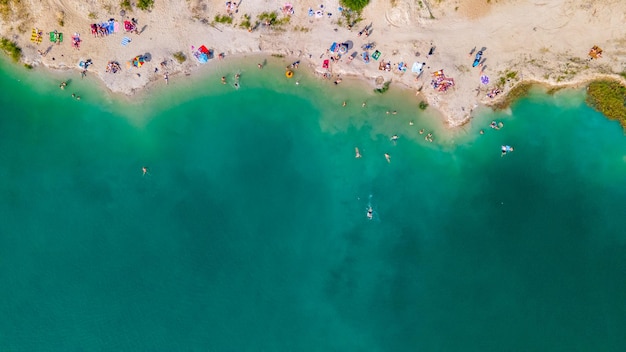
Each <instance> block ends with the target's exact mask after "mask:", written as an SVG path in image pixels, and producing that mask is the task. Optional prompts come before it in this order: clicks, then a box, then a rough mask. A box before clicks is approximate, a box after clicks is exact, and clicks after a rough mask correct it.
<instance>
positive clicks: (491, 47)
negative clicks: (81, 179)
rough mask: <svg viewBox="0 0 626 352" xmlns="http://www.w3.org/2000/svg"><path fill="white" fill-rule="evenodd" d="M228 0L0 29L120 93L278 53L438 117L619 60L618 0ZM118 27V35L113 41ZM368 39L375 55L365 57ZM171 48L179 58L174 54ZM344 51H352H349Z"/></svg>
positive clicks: (47, 14) (77, 13)
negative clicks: (358, 9)
mask: <svg viewBox="0 0 626 352" xmlns="http://www.w3.org/2000/svg"><path fill="white" fill-rule="evenodd" d="M238 4H239V5H238V6H235V5H234V4H231V5H232V6H230V7H227V5H226V3H225V1H217V0H191V1H187V0H170V1H156V2H155V6H154V8H153V9H152V10H151V11H149V12H145V11H141V10H137V9H135V10H134V11H131V12H129V11H126V13H124V15H121V14H122V12H121V8H120V7H119V5H118V4H113V3H107V2H104V1H88V2H83V1H76V0H44V1H34V0H31V1H25V2H23V3H22V7H21V8H19V9H18V8H14V9H13V11H12V12H11V13H10V14H9V16H7V17H6V18H4V19H3V20H2V26H1V28H2V30H1V32H2V33H1V34H2V35H3V36H5V37H6V38H9V39H11V40H14V41H15V42H17V44H18V45H19V46H20V47H21V48H22V53H23V57H22V60H23V61H24V62H25V63H28V64H31V65H34V66H36V65H45V66H47V67H50V68H52V69H61V70H62V69H75V70H82V69H81V68H80V67H79V62H81V61H86V60H92V63H93V64H92V65H91V66H89V67H88V69H87V72H86V74H87V75H97V76H98V77H99V78H100V79H101V80H102V81H103V82H104V84H105V85H106V87H108V88H109V89H110V90H111V91H112V92H116V93H122V94H126V95H132V94H134V93H135V92H137V91H138V90H140V89H142V88H143V87H145V86H146V85H148V84H165V80H164V74H165V73H167V75H168V79H180V78H179V77H181V76H184V74H190V73H192V72H194V71H197V70H198V69H203V70H210V69H211V66H214V64H215V61H217V60H220V59H221V58H219V55H220V54H222V53H223V59H221V60H233V59H236V58H238V57H240V58H241V57H246V56H250V55H261V56H263V55H267V56H270V55H274V56H277V55H279V56H284V57H285V62H286V63H287V64H288V63H290V62H294V61H300V69H303V68H305V67H309V68H310V69H311V70H312V71H314V72H316V73H317V74H319V77H320V79H331V80H337V78H339V77H346V78H347V77H355V78H359V79H362V80H365V81H367V82H370V83H371V86H372V87H373V88H379V87H381V86H382V85H383V83H384V82H391V85H392V86H397V85H398V86H402V87H405V88H406V89H411V90H414V91H415V93H416V94H415V96H416V98H415V105H416V107H417V105H418V103H419V102H420V101H422V100H425V101H426V102H427V103H428V104H429V106H430V107H432V108H435V109H437V110H439V111H440V112H441V113H442V114H443V116H445V118H446V119H447V122H448V124H449V125H450V126H458V125H461V124H463V123H465V122H467V121H468V120H469V119H470V118H471V114H472V111H473V110H474V109H476V108H477V107H480V106H484V105H487V106H488V105H493V104H494V103H496V102H497V101H498V100H500V99H502V98H503V97H504V96H505V95H506V94H507V92H508V91H510V89H511V88H512V87H514V86H515V85H517V84H519V83H520V82H536V83H543V84H547V85H552V86H575V85H580V84H584V83H585V82H588V81H589V80H592V79H594V78H597V77H600V76H602V77H604V76H608V77H613V78H616V79H623V78H622V77H621V76H620V75H619V74H620V73H622V72H623V71H624V65H625V64H626V50H624V49H623V48H622V44H623V42H624V38H626V27H624V26H623V25H622V23H623V19H624V14H625V13H626V3H624V2H623V1H619V0H606V1H602V3H600V2H596V1H588V0H553V1H547V0H528V1H521V0H500V1H497V0H492V1H488V0H463V1H461V0H456V1H454V0H450V1H449V0H444V1H424V0H422V1H418V2H415V1H410V0H396V1H382V0H372V1H370V4H369V5H368V6H367V7H366V8H365V9H364V10H363V12H362V20H361V21H359V22H358V23H356V24H355V25H354V27H352V28H348V26H347V23H346V19H345V17H344V16H342V11H346V10H345V9H343V8H341V5H340V4H339V2H338V1H336V0H332V1H327V0H324V1H319V0H318V1H311V0H305V1H292V2H291V5H292V7H291V8H290V7H289V6H287V7H285V5H286V4H287V2H285V1H277V0H256V1H241V2H239V3H238ZM272 11H276V12H277V13H278V14H279V16H278V19H279V20H280V19H281V18H283V17H289V18H290V19H289V21H288V22H287V23H286V24H283V25H278V26H266V25H265V24H264V23H263V21H259V22H260V23H259V24H258V25H257V26H256V28H254V29H252V30H249V29H248V28H245V26H243V27H242V26H241V24H242V22H244V20H245V17H244V16H249V18H250V22H251V23H252V25H254V24H255V22H257V21H258V20H257V18H258V16H259V15H260V14H261V13H263V12H272ZM229 12H230V13H231V15H232V24H223V23H216V22H215V17H216V15H219V16H226V15H228V13H229ZM109 19H113V20H115V21H116V22H118V24H119V28H120V29H119V32H115V33H112V34H109V35H106V36H101V37H95V36H94V35H92V34H91V29H90V25H91V24H93V23H103V22H106V21H108V20H109ZM131 19H136V23H137V25H136V29H137V30H136V32H125V30H124V21H125V20H126V21H130V20H131ZM61 22H62V23H63V26H61V25H60V24H61ZM370 24H371V26H370V31H369V33H365V32H364V31H363V30H364V28H366V27H368V26H369V25H370ZM33 28H36V29H39V30H41V31H42V32H43V38H42V40H41V43H36V42H33V41H31V30H32V29H33ZM55 30H56V31H58V32H62V33H64V41H63V43H61V44H54V43H51V42H50V40H49V38H48V37H49V32H52V31H55ZM74 34H78V35H79V36H80V47H79V48H75V47H73V45H72V36H73V35H74ZM359 34H360V35H359ZM367 34H369V35H367ZM125 37H126V38H128V39H130V41H128V40H126V41H125V42H126V45H123V44H122V42H123V41H124V40H123V39H124V38H125ZM348 41H350V42H351V46H352V47H351V48H349V49H348V50H345V52H344V53H343V55H341V53H342V51H339V50H338V52H331V51H330V50H329V49H330V48H331V45H332V44H333V43H337V44H341V43H346V42H348ZM369 43H373V46H374V47H373V48H371V49H369V50H367V51H368V54H369V55H372V57H371V58H370V62H369V63H365V62H364V60H363V58H362V53H363V52H364V50H363V49H362V46H363V45H367V44H369ZM201 45H205V46H206V47H207V48H210V49H211V50H213V53H214V58H212V59H210V60H209V61H208V62H207V63H206V64H202V63H200V62H198V60H196V59H195V58H194V56H193V53H194V51H195V50H197V48H199V47H200V46H201ZM594 45H597V46H598V47H600V48H602V55H601V57H598V58H596V59H593V60H591V59H590V56H589V51H590V49H591V48H592V47H593V46H594ZM339 48H341V47H340V46H339ZM481 49H482V50H481ZM376 51H378V52H379V53H380V54H379V55H380V56H379V57H378V56H377V57H378V59H376V58H375V57H373V55H374V53H375V52H376ZM479 51H482V55H481V56H480V58H479V60H478V63H479V64H478V65H476V66H475V67H474V66H473V62H474V60H475V59H476V54H478V52H479ZM176 52H182V53H183V54H184V55H185V56H186V58H187V59H186V60H185V61H184V62H182V63H179V62H177V61H176V60H175V59H174V57H173V54H174V53H176ZM42 53H43V54H42ZM352 53H356V56H355V58H354V59H353V60H349V57H350V56H351V54H352ZM338 54H339V56H338ZM429 54H431V55H429ZM139 55H145V56H146V61H145V63H144V64H143V66H142V67H141V68H137V67H133V65H132V64H131V61H132V59H133V58H134V57H136V56H139ZM335 59H336V60H335ZM325 60H328V65H327V66H328V67H326V65H324V62H325ZM110 61H116V62H119V63H120V68H121V69H120V71H118V72H117V73H107V72H106V69H107V63H108V62H110ZM381 63H383V65H382V67H381ZM400 63H403V66H404V68H403V66H399V64H400ZM414 63H417V64H418V66H420V65H421V64H423V67H422V71H423V72H422V73H421V74H418V73H415V72H412V68H413V67H414ZM386 64H388V65H387V68H388V70H385V69H384V68H385V65H386ZM380 68H383V69H382V70H381V69H380ZM435 72H438V74H439V76H436V77H435V76H433V73H435ZM442 77H445V78H443V80H441V78H442ZM438 79H439V80H438ZM437 80H438V81H439V82H437V84H436V85H435V87H434V86H433V82H434V81H437ZM497 88H499V90H496V89H497ZM488 93H492V94H488ZM494 93H498V94H494ZM489 95H491V97H490V96H489Z"/></svg>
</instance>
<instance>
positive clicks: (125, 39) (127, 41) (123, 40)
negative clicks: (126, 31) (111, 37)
mask: <svg viewBox="0 0 626 352" xmlns="http://www.w3.org/2000/svg"><path fill="white" fill-rule="evenodd" d="M130 42H131V40H130V38H128V37H124V39H122V46H126V45H128V43H130Z"/></svg>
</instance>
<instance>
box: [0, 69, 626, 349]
mask: <svg viewBox="0 0 626 352" xmlns="http://www.w3.org/2000/svg"><path fill="white" fill-rule="evenodd" d="M235 69H236V68H231V67H225V68H223V71H220V72H216V73H215V74H213V75H209V76H208V78H206V77H205V78H206V79H202V80H200V79H198V80H193V78H190V80H189V82H188V83H184V84H183V83H175V84H173V85H172V87H167V88H175V89H170V90H167V89H155V90H154V92H153V94H154V95H153V96H154V98H152V99H154V100H150V98H146V100H145V101H142V104H130V105H128V106H127V105H123V104H122V103H120V102H119V101H117V100H115V99H111V98H109V97H108V95H106V94H105V95H98V94H97V91H96V90H95V89H94V90H91V89H92V88H90V87H88V86H84V87H83V86H78V85H77V86H75V87H80V88H81V94H83V96H84V97H85V98H84V99H82V100H81V101H76V100H75V99H72V98H71V97H70V96H69V95H70V94H71V92H70V91H69V90H68V91H60V90H59V89H58V88H57V87H56V86H54V85H55V84H56V83H54V79H52V78H47V77H43V78H41V79H36V80H35V79H34V78H33V76H32V73H30V72H28V73H25V72H22V71H20V72H19V73H8V72H7V71H6V70H7V67H6V65H4V66H0V71H1V72H0V74H2V75H3V76H4V77H5V79H4V80H2V81H0V87H1V88H2V90H3V91H4V92H5V94H3V95H2V96H0V102H1V103H2V106H3V114H2V115H1V117H0V150H2V154H0V199H1V200H0V217H1V221H0V282H1V283H2V286H3V288H4V289H3V290H2V291H1V292H0V315H1V316H2V317H4V319H3V320H2V321H0V350H10V351H37V350H180V349H184V350H199V351H200V350H201V351H207V350H210V351H329V350H330V351H416V350H423V351H433V350H441V351H455V350H457V351H458V350H462V351H485V350H513V351H518V350H519V351H534V350H551V351H572V350H599V351H621V350H622V348H623V346H624V345H626V336H625V335H624V334H623V331H625V330H626V307H625V306H624V302H625V301H626V281H624V272H625V271H626V261H625V259H624V258H626V230H624V226H623V214H624V209H626V206H625V205H624V200H625V199H626V137H625V135H624V132H623V130H622V128H621V127H620V126H619V124H618V123H617V122H614V121H608V120H606V119H605V118H604V117H603V116H601V115H600V114H599V113H597V112H595V111H593V110H591V109H589V108H588V107H586V106H585V105H584V103H583V99H584V96H583V95H582V93H581V92H578V91H566V92H560V93H558V94H556V95H555V96H547V95H544V94H541V93H537V92H535V93H534V94H533V95H532V96H530V97H529V98H526V99H523V100H521V101H519V102H517V103H516V104H515V105H514V106H513V107H512V109H511V112H510V113H493V114H492V113H485V114H484V115H481V116H478V117H476V118H475V119H474V120H473V121H472V123H471V124H470V125H466V126H463V127H461V128H458V129H454V130H448V129H446V127H445V126H443V124H442V123H441V122H440V121H439V120H437V119H435V118H433V117H432V116H429V115H427V114H425V113H422V112H420V111H419V109H417V108H416V106H417V103H416V102H415V101H414V100H408V99H409V98H410V95H406V94H405V93H402V92H398V91H394V90H393V89H392V90H390V91H389V92H388V93H386V94H384V95H377V94H374V93H370V92H369V91H367V92H363V91H356V90H352V91H346V90H345V89H344V90H340V88H342V87H335V86H334V85H332V84H326V83H325V82H320V81H317V80H315V79H313V78H312V77H305V76H302V77H301V84H300V85H297V86H296V85H295V81H294V80H288V79H286V78H285V77H284V76H283V73H284V72H282V71H281V70H280V68H272V67H269V66H268V67H267V68H266V69H267V70H266V69H264V70H255V68H254V67H253V68H251V69H248V71H244V72H243V73H242V77H241V87H240V88H239V89H235V88H234V87H233V86H231V85H224V86H222V85H221V84H220V83H219V77H220V76H221V75H226V74H229V75H230V76H229V79H232V75H233V74H234V72H235V71H234V70H235ZM222 72H223V73H222ZM35 74H38V73H35ZM273 77H276V78H275V79H274V78H273ZM297 78H298V77H296V79H297ZM18 80H19V81H18ZM35 81H36V82H39V84H38V85H36V86H34V84H35ZM24 82H27V84H24ZM180 82H182V80H181V81H180ZM50 86H51V88H49V87H50ZM83 92H84V93H83ZM92 93H93V94H92ZM92 97H93V98H92ZM343 100H346V101H347V106H346V107H345V108H344V107H342V105H341V103H342V101H343ZM363 101H366V102H367V104H366V107H365V108H363V107H362V106H361V103H362V102H363ZM394 110H396V111H397V112H398V113H397V115H393V114H386V111H390V112H392V111H394ZM494 119H496V120H498V121H502V122H503V123H504V127H503V128H502V129H500V130H493V129H490V128H489V123H490V122H491V121H492V120H494ZM411 121H412V122H413V125H409V122H411ZM422 128H423V129H425V132H426V133H428V132H431V131H433V135H434V141H433V142H432V143H429V142H427V141H425V140H424V135H423V134H420V133H419V130H420V129H422ZM480 129H484V132H485V134H484V135H480V134H479V130H480ZM394 134H397V135H398V136H399V138H398V141H397V142H396V143H393V142H392V141H391V140H390V137H391V136H392V135H394ZM503 144H508V145H511V146H514V148H515V151H514V152H512V153H511V154H509V155H506V156H504V157H503V156H501V155H500V147H501V145H503ZM355 147H358V148H359V149H360V152H361V154H362V156H363V157H362V158H360V159H356V158H355V157H354V148H355ZM385 153H388V154H389V155H390V157H391V162H390V163H387V161H386V160H385V158H384V154H385ZM143 166H147V167H148V172H147V173H146V174H145V175H143V173H142V167H143ZM369 205H371V206H372V208H373V210H374V216H373V219H372V220H368V219H367V216H366V209H367V207H368V206H369ZM181 347H182V348H181Z"/></svg>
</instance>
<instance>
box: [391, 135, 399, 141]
mask: <svg viewBox="0 0 626 352" xmlns="http://www.w3.org/2000/svg"><path fill="white" fill-rule="evenodd" d="M391 140H392V141H394V142H395V141H397V140H398V135H397V134H394V135H393V136H391Z"/></svg>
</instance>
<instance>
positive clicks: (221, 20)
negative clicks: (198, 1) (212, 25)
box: [214, 15, 233, 24]
mask: <svg viewBox="0 0 626 352" xmlns="http://www.w3.org/2000/svg"><path fill="white" fill-rule="evenodd" d="M214 20H215V22H217V23H227V24H231V23H233V18H232V17H230V16H227V15H215V18H214Z"/></svg>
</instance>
